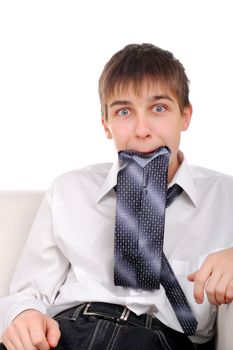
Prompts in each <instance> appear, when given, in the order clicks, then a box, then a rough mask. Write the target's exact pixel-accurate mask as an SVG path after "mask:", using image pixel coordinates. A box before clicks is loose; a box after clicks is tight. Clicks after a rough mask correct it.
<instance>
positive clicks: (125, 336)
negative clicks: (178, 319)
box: [54, 307, 194, 350]
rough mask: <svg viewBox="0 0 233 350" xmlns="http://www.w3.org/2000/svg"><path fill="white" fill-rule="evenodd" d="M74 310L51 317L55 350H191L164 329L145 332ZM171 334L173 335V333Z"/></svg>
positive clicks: (188, 343) (187, 342)
mask: <svg viewBox="0 0 233 350" xmlns="http://www.w3.org/2000/svg"><path fill="white" fill-rule="evenodd" d="M77 310H78V311H79V309H78V308H77V307H74V308H71V309H68V310H66V311H65V312H62V313H60V314H58V315H57V316H55V317H54V319H55V320H56V321H57V322H58V323H59V326H60V330H61V333H62V336H61V339H60V341H59V344H58V346H57V347H56V348H55V349H56V350H74V349H78V350H130V349H133V350H145V349H146V350H184V349H185V350H193V349H194V346H193V344H192V343H191V341H190V340H189V339H188V338H187V337H186V336H180V333H178V332H177V336H174V337H173V338H172V339H171V338H170V335H169V337H168V335H167V334H166V333H165V328H163V327H161V328H160V329H154V330H152V329H148V328H145V327H140V326H134V325H130V324H127V323H124V324H123V323H122V324H121V323H118V322H115V321H111V320H106V319H103V318H100V317H98V316H84V315H79V312H78V311H77ZM174 333H175V332H174Z"/></svg>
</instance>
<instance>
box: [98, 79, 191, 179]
mask: <svg viewBox="0 0 233 350" xmlns="http://www.w3.org/2000/svg"><path fill="white" fill-rule="evenodd" d="M107 113H108V115H107V121H105V120H104V117H102V124H103V126H104V129H105V133H106V135H107V137H108V138H109V139H113V140H114V143H115V147H116V150H117V151H121V150H134V151H138V152H144V153H147V152H152V151H153V150H155V149H156V148H158V147H160V146H168V147H169V148H170V149H171V152H172V153H171V157H170V162H169V171H168V174H169V178H170V179H171V178H172V177H173V175H174V174H175V172H176V170H177V169H178V167H179V162H178V157H177V154H178V149H179V144H180V136H181V131H184V130H187V128H188V126H189V123H190V120H191V116H192V107H191V106H189V107H186V108H185V109H184V110H183V111H182V112H181V110H180V107H179V104H178V101H177V98H176V97H175V96H174V95H173V94H172V93H171V92H170V91H169V90H168V89H163V88H162V87H161V86H160V85H159V84H153V85H151V84H150V85H149V86H148V85H147V84H143V85H142V89H141V93H140V95H138V94H135V92H134V91H133V90H132V89H130V88H129V89H126V90H125V91H122V92H120V93H119V94H117V95H116V94H115V95H113V96H112V97H110V98H109V101H108V103H107Z"/></svg>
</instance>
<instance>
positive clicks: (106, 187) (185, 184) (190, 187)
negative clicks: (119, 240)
mask: <svg viewBox="0 0 233 350" xmlns="http://www.w3.org/2000/svg"><path fill="white" fill-rule="evenodd" d="M178 157H179V161H180V163H181V164H180V166H179V168H178V170H177V172H176V173H175V175H174V177H173V178H172V181H171V182H170V183H169V185H168V187H171V186H172V185H174V184H175V183H176V184H178V185H180V186H181V187H182V188H183V190H184V191H185V193H186V194H187V196H188V197H189V198H190V200H191V201H192V203H193V204H194V206H196V205H197V199H196V188H195V185H194V182H193V178H192V174H191V170H190V168H189V165H188V164H187V162H186V159H185V158H184V155H183V153H182V152H181V151H179V153H178ZM120 169H121V166H120V163H119V160H118V159H117V160H116V162H114V163H113V165H112V167H111V169H110V171H109V173H108V175H107V177H106V179H105V181H104V183H103V186H102V187H101V189H100V191H99V192H98V195H97V199H96V203H98V202H99V201H100V200H101V199H102V198H103V197H104V196H105V195H106V194H107V193H108V192H110V191H111V190H112V189H113V188H114V187H115V186H116V184H117V173H118V171H119V170H120Z"/></svg>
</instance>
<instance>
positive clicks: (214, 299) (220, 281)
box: [188, 248, 233, 305]
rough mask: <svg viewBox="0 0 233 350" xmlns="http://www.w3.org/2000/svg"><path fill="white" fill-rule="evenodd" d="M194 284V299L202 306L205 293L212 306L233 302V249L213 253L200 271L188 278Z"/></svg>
mask: <svg viewBox="0 0 233 350" xmlns="http://www.w3.org/2000/svg"><path fill="white" fill-rule="evenodd" d="M188 279H189V281H191V282H194V298H195V300H196V302H197V303H199V304H201V303H203V300H204V291H206V294H207V297H208V299H209V302H210V303H211V304H215V305H220V304H227V303H230V302H231V301H232V300H233V248H228V249H223V250H221V251H219V252H217V253H212V254H210V255H209V256H207V258H206V259H205V261H204V262H203V264H202V265H201V267H200V269H199V270H197V271H196V272H193V273H191V274H190V275H189V276H188Z"/></svg>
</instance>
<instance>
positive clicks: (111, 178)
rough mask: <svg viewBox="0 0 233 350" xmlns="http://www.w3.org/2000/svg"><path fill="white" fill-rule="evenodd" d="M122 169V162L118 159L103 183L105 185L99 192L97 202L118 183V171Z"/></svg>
mask: <svg viewBox="0 0 233 350" xmlns="http://www.w3.org/2000/svg"><path fill="white" fill-rule="evenodd" d="M120 169H121V166H120V162H119V160H118V159H117V160H116V162H115V163H113V165H112V167H111V169H110V170H109V173H108V175H107V177H106V179H105V181H104V183H103V186H102V187H101V189H100V191H99V192H98V195H97V199H96V203H98V202H99V201H100V200H101V199H102V198H103V197H104V196H105V195H106V194H107V193H108V192H109V191H111V190H112V189H113V188H114V187H115V186H116V184H117V174H118V171H119V170H120Z"/></svg>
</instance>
